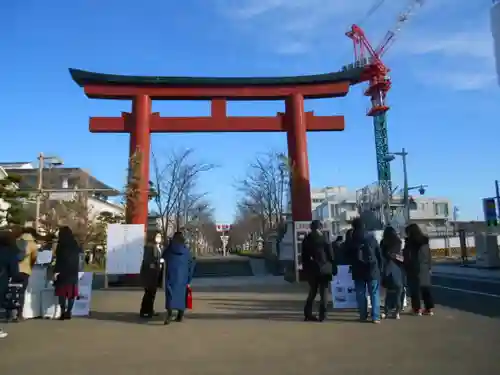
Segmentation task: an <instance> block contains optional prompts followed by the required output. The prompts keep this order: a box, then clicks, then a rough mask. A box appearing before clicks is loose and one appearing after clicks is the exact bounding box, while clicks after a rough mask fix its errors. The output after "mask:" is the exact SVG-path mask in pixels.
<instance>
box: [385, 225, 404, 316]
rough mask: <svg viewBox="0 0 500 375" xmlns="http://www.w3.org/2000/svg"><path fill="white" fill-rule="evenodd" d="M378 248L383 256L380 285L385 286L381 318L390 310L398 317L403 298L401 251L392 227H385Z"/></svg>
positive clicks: (400, 244)
mask: <svg viewBox="0 0 500 375" xmlns="http://www.w3.org/2000/svg"><path fill="white" fill-rule="evenodd" d="M380 250H381V252H382V258H383V267H382V268H383V276H382V286H383V287H384V288H385V303H384V312H383V313H382V318H385V317H387V316H388V315H389V313H391V312H392V313H393V315H392V317H393V318H395V319H399V318H400V313H401V310H402V307H403V305H402V300H403V298H404V297H403V288H404V270H403V253H402V242H401V239H400V238H399V236H398V234H397V232H396V230H395V229H394V228H393V227H387V228H385V230H384V234H383V237H382V241H380Z"/></svg>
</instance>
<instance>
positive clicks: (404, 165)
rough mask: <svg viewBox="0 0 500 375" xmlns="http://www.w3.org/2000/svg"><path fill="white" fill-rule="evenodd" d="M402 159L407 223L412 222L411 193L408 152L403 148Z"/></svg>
mask: <svg viewBox="0 0 500 375" xmlns="http://www.w3.org/2000/svg"><path fill="white" fill-rule="evenodd" d="M400 155H401V159H402V160H403V204H404V210H405V211H404V215H405V222H406V225H408V224H410V199H409V198H410V194H409V190H410V189H409V187H408V170H407V167H406V156H407V155H408V152H406V150H405V149H404V148H403V149H402V150H401V154H400Z"/></svg>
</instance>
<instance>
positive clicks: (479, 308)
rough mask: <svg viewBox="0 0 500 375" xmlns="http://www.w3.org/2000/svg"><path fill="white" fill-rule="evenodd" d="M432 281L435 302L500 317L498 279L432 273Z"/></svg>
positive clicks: (499, 284) (499, 287)
mask: <svg viewBox="0 0 500 375" xmlns="http://www.w3.org/2000/svg"><path fill="white" fill-rule="evenodd" d="M432 282H433V286H434V287H433V292H434V298H435V300H436V301H435V302H436V304H438V305H442V306H446V307H450V308H453V309H458V310H462V311H467V312H471V313H474V314H479V315H484V316H489V317H494V318H499V317H500V280H497V279H479V278H466V277H459V276H455V275H454V276H448V275H434V276H433V278H432Z"/></svg>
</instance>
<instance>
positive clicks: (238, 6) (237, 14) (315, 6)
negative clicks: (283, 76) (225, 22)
mask: <svg viewBox="0 0 500 375" xmlns="http://www.w3.org/2000/svg"><path fill="white" fill-rule="evenodd" d="M372 3H373V0H234V1H231V0H219V2H218V4H219V9H220V11H221V12H222V14H224V15H225V16H226V17H227V18H228V19H229V20H231V21H232V22H233V23H234V25H235V26H236V27H245V28H247V29H248V30H250V32H251V33H252V38H253V39H254V40H256V42H257V43H264V44H265V45H266V46H268V47H269V48H270V49H271V48H272V50H273V52H275V53H278V54H292V53H293V54H304V53H306V52H308V51H309V50H311V49H313V48H314V47H315V45H316V44H317V41H318V40H321V39H322V38H327V37H328V38H331V36H333V38H336V39H342V38H344V32H345V31H346V30H347V27H348V26H349V25H350V24H351V23H352V22H355V21H359V20H360V18H361V15H363V14H364V13H365V12H366V11H367V9H368V8H369V6H370V5H372ZM297 39H300V42H297ZM334 44H335V42H333V45H334ZM276 46H278V47H276Z"/></svg>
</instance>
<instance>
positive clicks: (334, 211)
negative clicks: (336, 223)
mask: <svg viewBox="0 0 500 375" xmlns="http://www.w3.org/2000/svg"><path fill="white" fill-rule="evenodd" d="M338 216H339V206H338V205H337V204H331V205H330V217H332V218H336V217H338Z"/></svg>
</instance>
